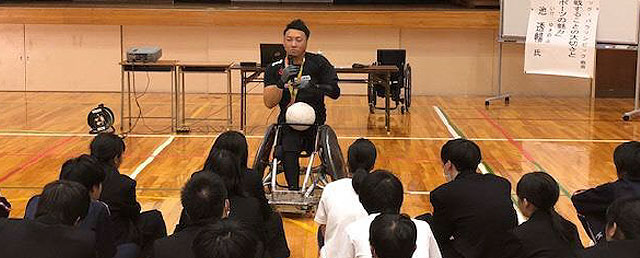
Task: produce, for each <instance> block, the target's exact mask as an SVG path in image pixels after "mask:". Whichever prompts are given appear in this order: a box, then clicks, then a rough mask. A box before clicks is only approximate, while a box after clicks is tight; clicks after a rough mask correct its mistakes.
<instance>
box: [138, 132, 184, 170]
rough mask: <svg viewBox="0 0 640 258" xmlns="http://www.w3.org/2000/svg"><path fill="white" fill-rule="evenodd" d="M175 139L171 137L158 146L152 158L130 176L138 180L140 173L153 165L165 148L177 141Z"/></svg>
mask: <svg viewBox="0 0 640 258" xmlns="http://www.w3.org/2000/svg"><path fill="white" fill-rule="evenodd" d="M175 138H176V137H174V136H171V137H169V138H168V139H167V140H166V141H164V143H162V144H161V145H160V146H158V148H156V149H155V150H154V151H153V153H151V156H149V157H148V158H147V159H146V160H145V161H144V162H142V163H141V164H140V165H138V167H137V168H136V170H134V171H133V173H131V175H129V177H131V179H136V177H137V176H138V174H140V172H142V170H143V169H144V168H146V167H147V166H148V165H149V164H151V162H153V160H154V159H155V158H156V156H158V155H159V154H160V152H162V150H164V148H166V147H167V146H169V144H171V142H173V139H175Z"/></svg>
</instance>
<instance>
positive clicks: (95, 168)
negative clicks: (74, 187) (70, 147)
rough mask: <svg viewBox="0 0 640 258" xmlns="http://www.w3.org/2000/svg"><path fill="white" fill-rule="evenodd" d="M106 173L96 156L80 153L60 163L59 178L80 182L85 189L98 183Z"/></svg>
mask: <svg viewBox="0 0 640 258" xmlns="http://www.w3.org/2000/svg"><path fill="white" fill-rule="evenodd" d="M105 176H106V174H105V171H104V168H102V166H100V164H99V163H98V160H96V158H94V157H92V156H90V155H87V154H82V155H80V156H79V157H77V158H72V159H70V160H67V161H66V162H65V163H64V164H62V169H61V170H60V180H69V181H74V182H78V183H80V184H82V185H83V186H84V187H85V188H87V190H91V188H93V187H94V186H97V185H100V184H101V183H102V182H103V181H104V178H105Z"/></svg>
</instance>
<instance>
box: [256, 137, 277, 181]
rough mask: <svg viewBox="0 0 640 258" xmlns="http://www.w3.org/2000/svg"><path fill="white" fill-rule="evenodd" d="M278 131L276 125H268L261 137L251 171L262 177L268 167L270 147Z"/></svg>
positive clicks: (271, 147)
mask: <svg viewBox="0 0 640 258" xmlns="http://www.w3.org/2000/svg"><path fill="white" fill-rule="evenodd" d="M277 132H278V130H277V126H276V125H270V126H269V127H268V128H267V131H266V132H265V134H264V138H262V142H261V143H260V146H258V151H257V152H256V156H255V159H254V160H253V171H255V172H256V173H258V174H260V175H262V177H264V174H265V173H264V171H265V170H266V169H267V168H268V167H269V163H270V162H271V149H273V145H274V141H275V138H276V133H277Z"/></svg>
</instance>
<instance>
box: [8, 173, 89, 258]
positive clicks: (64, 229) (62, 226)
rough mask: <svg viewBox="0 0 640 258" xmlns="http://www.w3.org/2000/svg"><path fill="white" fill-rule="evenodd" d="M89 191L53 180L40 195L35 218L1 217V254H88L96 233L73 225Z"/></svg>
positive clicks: (74, 257) (71, 257)
mask: <svg viewBox="0 0 640 258" xmlns="http://www.w3.org/2000/svg"><path fill="white" fill-rule="evenodd" d="M90 202H91V200H90V199H89V193H88V191H87V189H86V188H85V187H84V186H82V185H81V184H79V183H76V182H71V181H54V182H51V183H49V184H47V185H46V186H45V187H44V189H43V190H42V194H41V195H40V202H38V207H37V210H38V212H37V213H36V215H35V220H22V219H5V218H2V219H0V243H2V248H1V250H0V254H1V255H2V257H11V258H35V257H37V258H61V257H64V258H91V257H95V253H96V248H95V243H96V240H95V236H94V233H93V232H91V231H89V230H82V229H78V228H77V227H75V225H77V224H78V223H79V221H81V220H82V219H83V218H84V217H85V216H86V215H87V211H88V210H89V203H90Z"/></svg>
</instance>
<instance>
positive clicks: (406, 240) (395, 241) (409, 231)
mask: <svg viewBox="0 0 640 258" xmlns="http://www.w3.org/2000/svg"><path fill="white" fill-rule="evenodd" d="M417 238H418V229H417V228H416V224H415V223H414V222H413V221H412V220H411V218H409V216H407V215H406V214H380V215H378V216H377V217H376V218H375V219H374V220H373V222H371V226H370V227H369V243H371V246H372V247H373V249H374V251H375V252H376V254H377V255H378V257H379V258H411V256H413V253H414V252H415V250H416V240H417Z"/></svg>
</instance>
